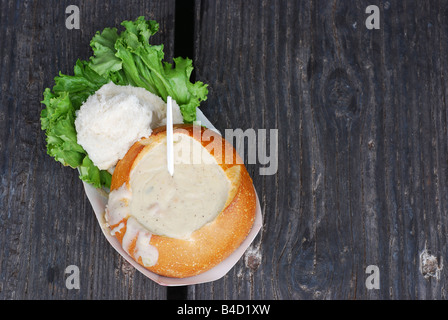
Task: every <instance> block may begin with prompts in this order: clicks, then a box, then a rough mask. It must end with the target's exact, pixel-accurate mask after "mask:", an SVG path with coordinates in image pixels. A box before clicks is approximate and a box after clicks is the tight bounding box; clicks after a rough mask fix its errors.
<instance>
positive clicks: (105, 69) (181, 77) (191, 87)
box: [40, 17, 208, 188]
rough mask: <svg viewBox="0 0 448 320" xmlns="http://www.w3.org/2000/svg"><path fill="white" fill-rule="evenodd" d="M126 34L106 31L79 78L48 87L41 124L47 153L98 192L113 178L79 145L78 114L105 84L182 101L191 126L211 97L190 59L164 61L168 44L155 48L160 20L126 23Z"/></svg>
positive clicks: (81, 64)
mask: <svg viewBox="0 0 448 320" xmlns="http://www.w3.org/2000/svg"><path fill="white" fill-rule="evenodd" d="M122 26H124V28H125V30H124V31H122V32H121V33H119V32H118V31H117V29H116V28H106V29H104V30H103V31H102V32H101V33H100V32H97V33H96V34H95V36H94V37H93V38H92V40H91V42H90V46H91V47H92V50H93V56H92V57H90V58H89V59H88V60H78V61H77V62H76V64H75V66H74V74H73V75H64V74H62V73H59V76H57V77H55V79H54V80H55V85H54V86H53V88H52V89H51V90H50V89H49V88H47V89H45V92H44V94H43V95H44V99H43V101H42V103H43V104H44V105H45V106H46V108H45V109H43V110H42V112H41V119H40V120H41V126H42V130H45V133H46V142H47V152H48V154H49V155H50V156H52V157H54V158H55V160H57V161H59V162H61V163H62V164H63V165H65V166H70V167H72V168H77V169H78V170H79V172H80V178H81V179H82V180H84V181H86V182H88V183H90V184H92V185H94V186H95V187H97V188H100V187H110V181H111V175H110V173H108V172H107V171H104V170H99V169H98V168H97V167H96V166H95V165H94V164H93V162H92V161H91V159H90V158H89V157H88V155H87V152H86V151H85V150H84V149H83V148H82V147H81V146H80V145H79V144H78V143H77V137H76V129H75V125H74V121H75V118H76V111H77V110H79V108H80V107H81V105H82V104H83V103H84V101H86V100H87V98H88V97H89V96H90V95H92V94H93V93H94V92H95V91H97V90H98V89H99V88H101V87H102V86H103V85H105V84H106V83H109V82H111V81H112V82H114V83H115V84H117V85H132V86H136V87H142V88H145V89H147V90H148V91H150V92H152V93H154V94H156V95H158V96H159V97H161V98H162V99H163V100H164V101H165V102H166V100H167V97H168V96H171V97H172V98H173V99H175V100H176V102H177V104H178V105H179V107H180V110H181V113H182V116H183V118H184V122H185V123H192V122H193V121H195V120H196V108H197V107H198V106H199V104H200V102H201V101H204V100H206V99H207V94H208V90H207V85H205V84H204V83H202V82H200V81H197V82H195V83H192V82H190V76H191V72H192V71H193V64H192V61H191V60H190V59H188V58H186V59H184V58H180V57H179V58H175V59H173V60H174V66H173V65H172V64H170V63H168V62H165V61H163V59H164V52H163V45H151V44H150V43H149V40H150V37H151V36H153V35H154V34H155V33H156V32H157V31H158V29H159V25H158V23H157V22H155V21H152V20H145V18H144V17H139V18H137V19H136V20H135V21H123V22H122Z"/></svg>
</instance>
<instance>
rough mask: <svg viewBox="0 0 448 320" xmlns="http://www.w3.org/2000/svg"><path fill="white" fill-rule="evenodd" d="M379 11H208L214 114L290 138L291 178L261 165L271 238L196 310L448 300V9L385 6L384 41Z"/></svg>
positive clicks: (200, 72)
mask: <svg viewBox="0 0 448 320" xmlns="http://www.w3.org/2000/svg"><path fill="white" fill-rule="evenodd" d="M370 4H371V3H370V2H368V1H269V0H267V1H261V2H260V1H228V0H226V1H207V0H204V1H199V0H197V1H196V41H195V46H196V48H195V63H196V78H197V80H201V81H204V82H206V83H209V84H210V94H209V98H208V100H207V101H206V103H205V104H204V107H203V108H202V109H203V111H204V113H205V114H206V115H207V116H208V117H209V119H210V120H211V121H212V122H213V123H214V124H215V125H216V126H217V128H219V129H220V130H224V129H225V128H236V127H238V128H242V129H243V130H245V129H247V128H256V129H258V128H265V129H278V130H279V153H278V156H279V170H278V173H277V174H276V175H274V176H260V175H259V173H258V169H259V167H261V165H248V169H249V171H250V173H251V176H252V177H253V180H254V184H255V186H256V189H257V191H258V192H259V194H260V195H261V201H262V208H263V212H264V226H263V229H262V232H261V234H260V235H259V236H258V237H257V239H256V240H255V242H254V244H253V248H252V250H250V251H249V252H248V253H247V254H246V256H245V257H244V258H243V259H241V261H240V262H239V263H238V264H237V265H236V266H235V267H234V268H233V269H232V270H231V271H230V272H229V273H228V275H226V276H225V277H224V278H222V279H220V280H218V281H215V282H213V283H208V284H201V285H196V286H194V287H190V288H189V298H190V299H207V298H213V299H355V298H358V299H377V298H380V299H444V298H446V286H447V275H446V271H445V270H444V269H443V264H444V262H445V261H446V258H447V253H448V247H447V236H446V228H447V226H448V215H447V207H446V204H447V188H448V176H447V161H446V156H447V112H446V110H447V109H446V100H445V96H446V76H445V74H446V72H447V59H446V58H447V54H448V52H447V50H448V47H447V30H448V29H447V24H448V20H447V11H446V8H445V5H444V4H445V3H444V2H443V1H419V2H415V1H399V2H396V1H390V2H389V1H386V2H380V3H379V5H380V7H379V9H380V16H381V24H380V30H368V29H367V28H366V26H365V20H366V19H367V17H368V14H366V13H365V9H366V7H367V6H368V5H370ZM425 249H428V250H429V254H430V255H431V256H432V257H433V258H435V259H437V262H436V263H434V264H433V265H428V266H427V267H428V268H429V269H431V271H433V272H434V273H431V272H428V271H424V270H426V269H425V268H423V269H424V270H423V272H422V268H421V254H422V253H423V252H425V251H424V250H425ZM369 265H376V266H378V268H379V271H380V282H379V283H380V288H379V289H370V290H369V289H367V287H366V284H365V282H366V279H367V277H368V275H369V274H366V268H367V267H368V266H369ZM437 268H441V269H442V270H441V271H440V272H439V273H437V272H435V271H436V269H437Z"/></svg>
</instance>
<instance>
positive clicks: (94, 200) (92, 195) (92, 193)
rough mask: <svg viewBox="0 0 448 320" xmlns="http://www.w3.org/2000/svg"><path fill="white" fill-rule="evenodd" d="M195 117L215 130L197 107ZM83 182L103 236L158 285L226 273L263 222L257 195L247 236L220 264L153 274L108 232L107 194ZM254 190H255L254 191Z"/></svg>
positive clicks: (200, 280) (180, 283) (185, 282)
mask: <svg viewBox="0 0 448 320" xmlns="http://www.w3.org/2000/svg"><path fill="white" fill-rule="evenodd" d="M197 119H198V121H201V123H202V125H205V126H206V127H207V128H210V129H213V130H215V131H217V132H219V131H218V130H216V128H215V127H214V126H213V125H212V124H211V123H210V121H209V120H208V119H207V118H206V117H205V115H204V114H203V113H202V112H201V111H200V110H199V108H198V109H197ZM83 184H84V190H85V192H86V195H87V198H88V199H89V201H90V204H91V205H92V208H93V211H94V212H95V215H96V218H97V220H98V222H99V224H100V226H101V230H102V231H103V234H104V236H105V237H106V239H107V240H108V241H109V243H110V244H111V245H112V247H114V248H115V250H117V252H118V253H119V254H120V255H121V256H122V257H123V258H125V259H126V260H127V261H128V262H129V263H130V264H131V265H133V266H134V267H135V268H136V269H137V270H139V271H140V272H141V273H143V274H144V275H145V276H147V277H148V278H150V279H151V280H153V281H155V282H157V283H158V284H160V285H164V286H184V285H194V284H199V283H205V282H210V281H215V280H217V279H219V278H221V277H223V276H225V275H226V274H227V272H229V270H230V269H232V267H233V266H234V265H235V264H236V263H237V262H238V260H239V259H240V258H241V257H242V256H243V254H244V252H245V251H246V249H247V248H248V247H249V246H250V244H251V243H252V241H253V240H254V239H255V237H256V235H257V234H258V232H259V231H260V229H261V226H262V224H263V221H262V214H261V207H260V201H259V199H258V195H257V207H256V216H255V221H254V225H253V227H252V229H251V231H250V233H249V235H248V236H247V238H246V239H245V240H244V241H243V243H242V244H241V246H240V247H239V248H238V249H237V250H236V251H234V252H233V253H232V254H231V255H230V256H229V257H228V258H227V259H225V260H224V261H222V262H221V263H220V264H218V265H217V266H216V267H214V268H213V269H210V270H209V271H206V272H204V273H202V274H199V275H197V276H193V277H188V278H169V277H163V276H160V275H158V274H155V273H153V272H151V271H149V270H147V269H145V268H144V267H143V266H141V265H140V264H138V263H137V262H135V261H134V259H132V258H131V257H130V256H129V255H128V254H127V253H126V252H125V251H124V250H123V248H122V247H121V244H120V242H119V241H118V240H117V239H116V238H115V237H114V236H112V235H111V234H110V229H109V228H108V227H107V225H106V221H105V220H104V210H105V207H106V204H107V195H106V194H104V193H103V192H101V191H99V190H97V189H96V188H94V187H93V186H92V185H90V184H88V183H85V182H83ZM255 192H256V191H255Z"/></svg>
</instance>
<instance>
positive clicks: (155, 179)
mask: <svg viewBox="0 0 448 320" xmlns="http://www.w3.org/2000/svg"><path fill="white" fill-rule="evenodd" d="M174 141H175V142H174V154H175V167H174V168H175V169H174V175H173V176H170V175H169V173H168V170H167V167H166V127H164V126H163V127H159V128H157V129H155V130H154V131H153V133H152V135H151V136H149V137H148V138H144V139H141V140H140V141H137V142H136V143H135V144H134V145H133V146H132V147H131V148H130V149H129V151H128V152H127V154H126V155H125V157H124V158H123V159H121V160H120V161H119V162H118V164H117V166H116V168H115V170H114V173H113V176H112V184H111V193H110V195H109V202H108V204H107V207H106V217H105V218H106V221H107V223H108V224H109V227H110V229H111V232H112V234H113V235H115V237H116V238H117V239H118V240H119V241H120V243H121V245H122V247H123V249H124V250H125V251H126V252H127V253H129V255H130V256H131V257H132V258H133V259H134V260H135V261H137V262H138V263H139V264H141V265H143V266H144V267H145V268H147V269H148V270H150V271H152V272H154V273H157V274H159V275H162V276H166V277H175V278H185V277H190V276H194V275H198V274H200V273H203V272H205V271H207V270H210V269H211V268H213V267H214V266H216V265H217V264H219V263H220V262H222V261H223V260H225V259H226V258H227V257H228V256H229V255H230V254H231V253H232V252H233V251H235V250H236V249H237V248H238V247H239V246H240V245H241V243H242V242H243V240H244V239H245V238H246V237H247V235H248V233H249V232H250V230H251V228H252V226H253V223H254V220H255V211H256V194H255V190H254V187H253V184H252V179H251V178H250V176H249V174H248V172H247V170H246V168H245V166H244V164H243V162H242V160H241V158H240V157H239V155H238V154H237V153H236V151H235V149H234V148H233V146H232V145H231V144H230V143H228V142H227V141H225V139H224V138H222V137H221V136H220V135H218V134H216V133H215V132H214V131H211V130H208V129H206V128H204V127H201V126H196V125H187V124H182V125H175V126H174Z"/></svg>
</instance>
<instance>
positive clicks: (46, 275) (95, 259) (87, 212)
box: [0, 0, 174, 299]
mask: <svg viewBox="0 0 448 320" xmlns="http://www.w3.org/2000/svg"><path fill="white" fill-rule="evenodd" d="M72 4H73V5H77V6H78V7H79V8H80V12H81V26H80V27H81V28H80V29H79V30H68V29H66V27H65V19H66V17H67V16H68V15H66V14H65V8H66V7H67V6H68V5H72ZM0 6H1V9H0V15H1V16H0V33H1V34H2V37H1V41H0V57H1V61H0V77H1V78H0V83H1V84H0V85H1V94H0V100H1V102H0V106H1V107H0V156H1V158H0V169H1V184H0V246H1V248H2V249H1V250H0V299H165V298H166V289H165V288H164V287H161V286H159V285H157V284H155V283H153V282H152V281H151V280H149V279H147V278H145V277H144V276H143V275H142V274H140V273H139V272H138V271H136V270H135V269H134V268H133V267H131V266H130V265H129V264H128V263H127V262H126V261H124V259H122V258H121V257H120V256H119V254H118V253H116V252H115V251H114V249H113V248H112V247H111V246H110V245H109V244H108V242H107V241H106V239H105V238H104V237H103V234H102V232H101V229H100V227H99V225H98V224H97V221H96V218H95V216H94V213H93V210H92V208H91V206H90V203H89V202H88V200H87V198H86V197H85V195H84V190H83V186H82V183H81V181H80V180H79V179H78V176H77V172H76V171H75V170H72V169H70V168H65V167H62V165H59V164H58V163H56V162H55V161H54V160H53V159H52V158H51V157H49V156H48V155H47V154H46V147H45V136H44V132H42V131H41V129H40V121H39V116H40V112H41V110H42V108H43V106H42V105H41V104H40V101H41V100H42V92H43V91H44V89H45V88H46V87H51V86H53V84H54V83H53V78H54V77H55V76H56V75H57V74H58V72H59V71H62V72H63V73H68V74H72V73H73V66H74V63H75V61H76V59H78V58H81V59H86V58H88V57H89V56H90V55H91V53H92V52H91V49H90V46H89V42H90V39H91V38H92V37H93V35H94V34H95V32H96V31H97V30H102V29H104V28H105V27H120V26H119V23H120V22H121V21H123V20H129V19H135V18H137V17H138V16H140V15H145V16H146V17H147V18H152V19H155V20H157V21H158V22H159V23H160V32H159V33H158V34H157V35H156V36H155V37H154V40H153V41H154V43H157V44H159V43H163V44H164V45H165V52H166V58H167V59H170V58H171V57H172V56H173V50H174V0H173V1H171V0H170V1H114V2H109V1H107V2H103V1H51V2H40V1H22V0H21V1H1V4H0ZM69 265H76V266H78V267H79V269H80V276H81V279H80V289H79V290H77V289H72V290H68V289H67V288H66V286H65V280H66V277H67V275H66V274H65V273H64V271H65V268H66V267H67V266H69Z"/></svg>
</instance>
